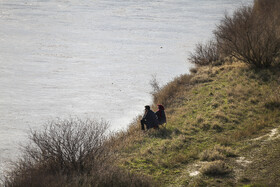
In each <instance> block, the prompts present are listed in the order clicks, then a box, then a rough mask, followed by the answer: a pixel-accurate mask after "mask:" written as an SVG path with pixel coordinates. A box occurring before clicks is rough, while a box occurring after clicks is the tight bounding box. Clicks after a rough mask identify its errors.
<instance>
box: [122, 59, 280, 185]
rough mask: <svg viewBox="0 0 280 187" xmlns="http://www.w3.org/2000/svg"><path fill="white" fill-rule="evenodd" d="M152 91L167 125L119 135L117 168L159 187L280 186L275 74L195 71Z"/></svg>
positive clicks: (279, 81)
mask: <svg viewBox="0 0 280 187" xmlns="http://www.w3.org/2000/svg"><path fill="white" fill-rule="evenodd" d="M192 72H193V73H192V74H191V75H183V76H181V77H178V78H177V79H175V80H174V81H173V82H171V83H169V84H168V85H166V86H165V87H164V88H162V89H161V91H160V92H159V93H157V94H155V103H154V104H159V103H163V104H164V105H165V107H166V113H167V117H168V123H167V125H166V126H164V127H161V129H160V130H159V131H157V130H151V131H149V132H144V133H143V132H141V131H140V128H139V122H138V121H136V122H135V124H133V125H132V126H131V127H130V129H129V130H128V132H127V133H126V135H125V136H126V137H125V138H124V136H123V135H120V136H119V137H122V139H121V140H122V141H120V142H123V144H122V145H123V147H122V148H121V151H120V155H121V157H120V158H121V159H120V165H121V166H122V167H125V168H128V169H129V170H130V171H134V172H139V173H143V174H146V175H149V176H151V177H152V178H153V179H154V180H155V181H156V182H158V184H159V185H161V186H162V185H163V186H198V185H221V186H223V185H237V184H238V185H242V184H274V185H276V184H280V176H279V175H280V172H279V171H280V170H279V167H278V166H279V164H280V155H279V154H278V153H279V149H280V144H279V143H280V135H279V122H280V115H279V114H280V113H279V112H280V87H279V85H280V77H279V75H280V73H279V69H266V70H256V69H251V68H249V67H247V66H245V65H242V64H239V63H234V64H228V65H223V66H218V67H200V68H197V69H193V70H192Z"/></svg>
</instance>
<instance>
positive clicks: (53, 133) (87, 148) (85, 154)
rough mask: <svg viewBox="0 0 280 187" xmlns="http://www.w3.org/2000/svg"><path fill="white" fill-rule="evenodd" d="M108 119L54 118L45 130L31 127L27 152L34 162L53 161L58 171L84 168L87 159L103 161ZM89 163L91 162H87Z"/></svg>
mask: <svg viewBox="0 0 280 187" xmlns="http://www.w3.org/2000/svg"><path fill="white" fill-rule="evenodd" d="M107 129H108V123H107V122H104V121H101V122H97V121H94V120H86V121H82V120H80V119H75V120H74V119H70V120H58V121H53V122H51V123H50V124H48V125H46V126H45V127H44V130H43V131H31V134H30V140H31V141H32V143H31V144H30V145H29V146H27V147H26V148H25V152H26V154H27V155H29V156H30V157H31V158H33V160H34V162H41V163H44V162H48V163H49V162H50V161H52V162H54V163H53V164H54V165H53V167H54V169H57V170H58V171H63V172H67V171H68V170H75V171H78V170H83V169H85V167H86V165H85V163H86V161H87V160H88V159H90V160H91V162H94V161H95V160H97V161H98V162H100V158H101V155H102V157H104V155H103V153H104V151H105V148H104V147H103V146H102V143H103V142H104V140H105V139H106V134H105V133H106V131H107ZM87 166H88V163H87Z"/></svg>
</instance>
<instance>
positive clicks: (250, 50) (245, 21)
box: [214, 7, 280, 67]
mask: <svg viewBox="0 0 280 187" xmlns="http://www.w3.org/2000/svg"><path fill="white" fill-rule="evenodd" d="M278 27H279V24H277V22H276V20H275V19H272V17H271V16H270V15H269V14H268V13H267V14H266V16H264V15H263V14H258V13H257V12H256V11H254V10H253V8H252V7H242V8H240V9H238V10H237V11H236V12H235V13H234V14H233V16H232V17H230V16H228V15H226V16H225V18H224V19H223V20H222V21H221V24H220V25H218V26H217V28H216V30H215V32H214V33H215V36H216V38H217V43H218V48H219V49H220V50H221V53H222V54H223V55H224V56H232V57H234V58H236V59H238V60H241V61H243V62H245V63H247V64H250V65H253V66H256V67H269V66H271V65H273V64H276V63H279V56H280V36H279V34H278V33H277V30H278Z"/></svg>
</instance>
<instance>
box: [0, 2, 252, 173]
mask: <svg viewBox="0 0 280 187" xmlns="http://www.w3.org/2000/svg"><path fill="white" fill-rule="evenodd" d="M251 2H252V0H236V1H232V0H199V1H196V0H0V172H2V171H3V170H4V169H5V168H6V167H5V163H6V161H7V160H8V158H15V156H16V155H17V154H18V143H19V142H21V143H24V142H25V141H26V134H27V131H28V129H29V128H40V127H41V126H42V125H43V124H44V123H45V122H47V121H49V120H52V119H54V118H57V117H60V118H67V117H69V116H78V117H81V118H86V117H89V118H97V119H100V118H103V119H105V120H108V121H110V123H111V125H112V129H115V130H116V129H122V128H125V127H126V126H127V125H128V124H129V122H130V121H131V120H132V119H133V118H134V117H135V116H136V115H137V114H139V113H141V112H142V111H143V106H144V105H146V104H149V103H150V102H151V97H150V94H149V92H150V91H151V87H150V85H149V81H150V80H151V75H154V74H156V75H157V79H158V81H159V82H160V83H161V85H163V84H165V83H166V82H168V81H170V80H171V79H172V78H174V77H175V76H178V75H180V74H184V73H187V72H188V69H189V67H190V65H189V64H188V63H187V60H186V59H187V56H188V52H190V51H191V50H192V49H193V48H194V45H195V44H196V43H197V42H199V41H204V40H207V39H208V38H209V37H210V36H211V31H212V29H213V28H214V27H215V24H218V21H219V20H220V18H221V17H222V16H223V15H224V13H225V12H226V11H227V12H228V13H229V14H231V13H232V11H233V10H234V9H236V8H238V7H240V6H241V5H244V4H248V3H251Z"/></svg>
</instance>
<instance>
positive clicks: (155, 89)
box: [150, 75, 160, 95]
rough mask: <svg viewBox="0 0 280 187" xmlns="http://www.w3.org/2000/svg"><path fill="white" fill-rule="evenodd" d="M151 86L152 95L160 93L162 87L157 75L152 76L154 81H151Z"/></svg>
mask: <svg viewBox="0 0 280 187" xmlns="http://www.w3.org/2000/svg"><path fill="white" fill-rule="evenodd" d="M150 85H151V87H152V89H153V90H152V92H151V94H152V95H155V94H157V93H158V92H159V91H160V86H159V82H158V80H157V76H156V75H152V79H151V80H150Z"/></svg>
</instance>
